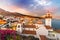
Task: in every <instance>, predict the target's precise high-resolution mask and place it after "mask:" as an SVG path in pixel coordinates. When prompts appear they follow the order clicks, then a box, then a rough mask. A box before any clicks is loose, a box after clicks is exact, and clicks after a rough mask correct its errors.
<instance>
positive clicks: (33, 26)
mask: <svg viewBox="0 0 60 40" xmlns="http://www.w3.org/2000/svg"><path fill="white" fill-rule="evenodd" d="M23 27H24V28H36V26H35V25H24V26H23Z"/></svg>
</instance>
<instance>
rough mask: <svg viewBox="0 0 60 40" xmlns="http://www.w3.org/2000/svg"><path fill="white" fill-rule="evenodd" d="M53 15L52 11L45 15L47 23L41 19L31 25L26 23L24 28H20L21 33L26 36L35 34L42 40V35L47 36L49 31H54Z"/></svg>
mask: <svg viewBox="0 0 60 40" xmlns="http://www.w3.org/2000/svg"><path fill="white" fill-rule="evenodd" d="M51 21H52V16H51V13H50V12H48V13H47V14H46V16H45V24H43V22H42V21H41V20H39V21H38V22H37V23H36V24H34V25H33V24H31V25H24V26H23V27H22V28H21V27H20V28H18V27H17V28H18V29H20V30H21V35H25V36H29V35H32V36H35V37H37V38H39V40H42V38H41V37H45V36H47V35H48V34H49V31H51V30H52V31H53V29H52V25H51Z"/></svg>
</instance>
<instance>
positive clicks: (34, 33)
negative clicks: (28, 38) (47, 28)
mask: <svg viewBox="0 0 60 40" xmlns="http://www.w3.org/2000/svg"><path fill="white" fill-rule="evenodd" d="M22 33H23V34H33V35H36V31H30V30H23V32H22Z"/></svg>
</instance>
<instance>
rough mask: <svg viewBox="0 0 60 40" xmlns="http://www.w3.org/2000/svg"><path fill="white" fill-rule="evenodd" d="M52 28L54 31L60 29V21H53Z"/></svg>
mask: <svg viewBox="0 0 60 40" xmlns="http://www.w3.org/2000/svg"><path fill="white" fill-rule="evenodd" d="M52 27H53V28H54V29H60V20H58V19H52Z"/></svg>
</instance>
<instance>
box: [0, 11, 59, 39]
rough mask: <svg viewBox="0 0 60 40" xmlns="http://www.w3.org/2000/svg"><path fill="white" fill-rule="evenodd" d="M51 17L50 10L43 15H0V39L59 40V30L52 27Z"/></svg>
mask: <svg viewBox="0 0 60 40" xmlns="http://www.w3.org/2000/svg"><path fill="white" fill-rule="evenodd" d="M52 19H53V16H52V14H51V12H46V14H45V16H44V17H35V16H30V15H19V16H18V15H17V16H11V15H10V16H8V15H7V16H6V15H0V34H1V36H0V37H1V38H0V39H1V40H60V32H59V30H55V29H53V28H52ZM16 35H18V36H16ZM5 36H6V37H5ZM10 36H11V37H10ZM20 36H22V37H20ZM29 37H30V39H29Z"/></svg>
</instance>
